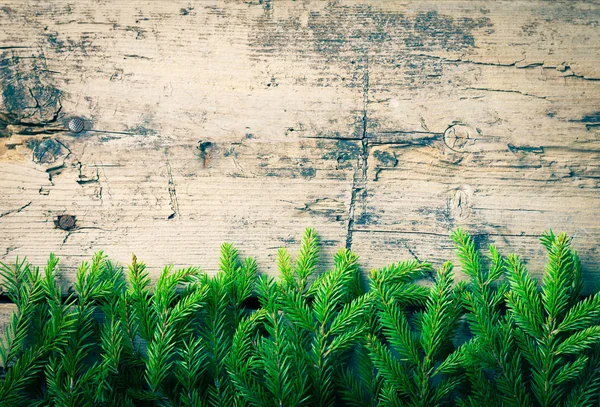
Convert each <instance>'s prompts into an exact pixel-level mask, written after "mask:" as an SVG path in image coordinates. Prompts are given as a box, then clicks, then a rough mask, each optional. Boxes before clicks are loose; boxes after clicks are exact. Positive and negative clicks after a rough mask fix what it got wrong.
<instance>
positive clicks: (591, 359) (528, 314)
mask: <svg viewBox="0 0 600 407" xmlns="http://www.w3.org/2000/svg"><path fill="white" fill-rule="evenodd" d="M452 240H453V241H454V243H455V245H456V253H457V257H458V260H459V263H460V266H461V272H462V273H463V275H464V276H466V277H467V279H466V280H467V281H465V282H458V283H457V282H455V281H454V273H453V266H452V264H451V263H449V262H446V263H444V264H443V265H442V266H441V267H440V268H439V269H438V270H437V272H435V279H434V282H433V283H431V279H430V278H429V277H430V276H431V275H432V274H433V273H434V269H433V267H432V266H431V265H430V264H428V263H423V262H419V261H415V260H408V261H400V262H396V263H393V264H390V265H388V266H385V267H382V268H380V269H377V270H372V271H371V273H370V274H369V276H368V284H367V285H365V284H363V279H362V278H363V274H362V273H361V271H360V268H359V258H358V256H357V255H356V254H354V253H352V252H351V251H349V250H346V249H340V250H339V251H338V252H337V253H336V254H335V256H334V258H333V267H332V268H331V269H330V270H326V271H324V272H321V271H320V270H319V269H320V267H319V264H320V261H319V239H318V236H317V234H316V232H315V231H314V230H313V229H307V230H306V231H305V232H304V235H303V238H302V241H301V244H300V249H299V251H298V254H297V256H296V259H295V260H293V259H292V255H291V254H290V252H289V251H288V250H287V249H283V248H282V249H279V250H278V252H277V267H278V270H279V277H278V278H274V277H271V276H267V275H260V274H259V272H258V266H257V263H256V261H254V259H252V258H246V259H241V258H240V255H239V252H238V251H237V249H236V248H235V247H234V246H233V245H232V244H228V243H226V244H223V245H222V246H221V256H220V261H219V271H218V272H217V273H216V274H215V275H213V276H208V275H206V274H204V273H202V272H201V271H200V270H199V269H197V268H194V267H190V268H182V269H174V268H173V267H172V266H167V267H165V268H164V269H163V271H162V272H161V273H160V275H159V276H157V277H158V278H157V279H156V280H155V281H153V280H152V279H151V276H150V273H149V272H148V270H147V269H146V266H145V264H144V263H143V262H140V261H138V260H137V258H136V257H135V256H133V257H132V262H131V264H130V265H129V266H128V267H127V270H126V271H125V270H124V269H123V268H122V267H120V266H118V265H116V264H114V263H111V262H110V261H109V260H108V258H107V257H106V256H105V255H104V254H103V253H102V252H99V253H97V254H96V255H94V257H93V258H92V260H91V262H89V263H88V262H83V263H82V264H81V266H80V267H79V268H78V269H77V272H76V275H75V280H74V281H73V290H72V291H69V292H65V290H64V289H63V287H62V286H61V284H59V281H60V280H59V275H60V271H59V268H58V259H57V258H56V257H55V256H54V255H50V258H49V260H48V262H47V264H46V266H45V268H44V270H43V271H40V269H39V268H37V267H34V266H32V265H30V264H29V263H28V262H27V261H26V260H25V259H17V260H16V261H15V262H14V263H13V264H4V263H0V285H1V288H2V290H3V292H4V293H5V294H6V296H7V297H8V298H9V299H10V301H12V302H13V303H14V305H15V308H14V312H13V313H12V315H11V316H10V318H9V320H8V321H7V325H6V329H5V333H4V336H3V337H2V338H0V364H1V365H2V366H1V371H0V373H1V376H0V377H1V381H0V406H9V407H12V406H15V407H16V406H50V405H52V406H60V407H62V406H77V407H79V406H174V407H175V406H177V407H179V406H190V407H191V406H210V407H217V406H223V407H224V406H227V407H229V406H240V407H241V406H265V407H266V406H337V405H349V406H373V407H375V406H440V405H459V406H473V407H475V406H477V407H481V406H482V405H486V406H491V407H492V406H498V407H501V406H515V407H517V406H518V407H524V406H544V407H549V406H561V407H575V406H579V407H591V406H597V405H598V403H600V400H599V399H600V293H595V294H593V295H590V296H587V297H585V298H582V297H581V292H582V287H583V271H582V266H581V261H580V259H579V257H578V255H577V253H576V252H575V250H573V248H572V247H571V240H570V239H569V238H568V237H567V236H566V235H564V234H558V235H556V234H554V233H553V232H552V231H549V232H546V233H544V234H543V235H542V237H541V244H542V246H543V247H544V248H545V249H546V251H547V252H548V261H547V264H546V267H545V269H544V272H543V276H542V278H541V281H540V282H538V281H537V280H536V279H535V278H533V276H532V275H531V274H530V272H529V271H528V270H527V267H526V264H525V262H524V261H523V260H521V259H520V258H519V257H518V256H517V255H514V254H509V255H508V256H506V257H503V256H501V255H500V254H499V252H498V250H497V249H496V248H495V247H494V246H489V248H488V249H489V253H488V254H487V255H486V256H483V255H482V254H481V253H480V251H479V250H478V248H477V247H476V245H475V242H474V240H473V239H472V238H471V236H470V235H469V234H468V233H467V232H465V231H462V230H460V229H459V230H456V231H455V232H454V233H453V234H452ZM252 297H255V298H256V299H257V300H258V307H257V309H250V308H249V304H251V303H252V302H253V300H251V298H252ZM461 326H464V327H466V328H468V330H467V331H466V332H465V331H464V329H462V328H461Z"/></svg>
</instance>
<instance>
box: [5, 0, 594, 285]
mask: <svg viewBox="0 0 600 407" xmlns="http://www.w3.org/2000/svg"><path fill="white" fill-rule="evenodd" d="M0 6H1V7H0V27H1V29H0V90H1V95H0V261H3V262H10V261H14V258H15V257H16V256H27V257H28V259H29V260H30V261H31V262H33V263H34V264H43V263H44V262H45V261H46V259H47V256H48V254H49V253H50V252H54V253H55V254H57V255H58V256H59V257H60V258H61V265H62V271H63V281H64V284H65V285H67V286H69V285H70V282H72V279H73V275H74V271H75V268H76V266H77V264H78V263H80V262H81V261H82V260H84V259H89V258H90V257H91V255H92V253H93V252H94V251H96V250H99V249H102V250H104V251H105V252H106V253H107V254H108V255H109V256H110V257H111V258H113V259H115V260H118V261H120V262H121V263H123V264H125V263H127V262H128V261H129V260H130V258H131V253H132V252H135V253H136V255H137V256H138V258H140V259H143V260H144V261H146V262H147V263H148V266H149V268H150V270H151V271H152V273H153V275H154V276H156V275H157V273H158V272H159V270H160V269H161V268H162V266H164V265H165V264H167V263H174V264H175V265H176V266H183V265H199V266H201V267H202V268H203V269H204V270H206V271H207V272H209V273H213V272H215V271H216V268H217V262H218V254H219V250H218V249H219V246H220V244H221V243H222V242H224V241H230V242H233V243H235V244H236V245H237V246H238V247H239V248H240V251H241V253H242V254H243V255H244V256H245V255H253V256H256V258H257V260H258V262H259V265H260V268H261V270H262V271H264V272H268V273H275V271H276V270H275V264H274V259H275V254H276V251H277V248H278V247H280V246H288V247H290V248H291V249H292V250H296V249H297V248H298V243H299V239H300V237H301V234H302V231H303V229H304V228H305V227H307V226H314V227H315V228H316V229H317V231H318V232H319V234H320V236H321V238H322V241H323V249H324V254H325V258H324V260H323V266H328V265H330V264H331V255H332V254H333V253H334V252H335V250H337V248H339V247H348V248H351V249H352V250H355V251H356V252H357V253H358V254H359V255H360V256H361V259H362V265H363V267H364V269H365V270H366V271H368V270H369V269H370V268H372V267H379V266H382V265H384V264H387V263H390V262H392V261H396V260H400V259H406V258H418V259H420V260H429V261H431V262H433V263H434V264H435V265H440V264H441V262H442V261H443V260H445V259H454V258H455V257H454V253H453V248H452V246H451V244H450V239H449V237H448V236H449V234H450V232H451V231H452V230H453V229H454V228H456V227H458V226H461V227H464V228H466V229H468V230H469V231H470V232H471V233H473V234H474V235H475V236H476V238H477V242H478V243H479V244H480V245H486V244H488V243H495V244H497V245H498V246H499V247H500V248H501V251H502V252H503V253H508V252H510V251H515V252H518V253H519V254H521V255H522V256H523V257H525V258H527V259H528V262H529V265H530V267H531V269H532V270H533V271H535V273H536V274H537V275H539V274H540V273H541V271H542V270H543V262H544V257H543V256H544V252H543V250H542V249H541V247H540V245H539V243H538V239H537V237H538V235H539V234H540V233H541V232H542V231H543V230H545V229H548V228H553V229H554V230H555V231H565V232H567V233H569V234H571V235H573V236H574V245H575V246H576V247H577V248H578V249H579V251H580V253H581V256H582V260H583V266H584V268H585V278H586V287H588V289H589V288H591V287H593V285H594V284H595V282H597V281H598V274H597V273H598V271H599V270H600V267H599V266H600V253H599V251H598V248H599V247H600V217H599V215H600V193H599V191H600V190H599V181H600V137H599V136H600V36H599V30H600V28H599V27H598V26H599V24H600V4H599V3H598V2H596V1H530V0H527V1H494V2H491V1H441V0H438V1H408V0H404V1H392V0H386V1H379V2H377V1H318V0H311V1H309V0H304V1H302V0H298V1H281V0H271V1H268V0H254V1H241V0H236V1H172V0H168V1H167V0H164V1H149V0H147V1H123V0H119V1H117V0H77V1H66V0H52V1H48V0H42V1H25V0H4V1H3V2H2V4H1V5H0ZM73 116H77V117H82V118H84V119H85V131H83V132H81V133H72V132H69V131H68V129H67V128H66V127H65V121H66V120H67V119H68V118H70V117H73ZM73 221H74V223H73Z"/></svg>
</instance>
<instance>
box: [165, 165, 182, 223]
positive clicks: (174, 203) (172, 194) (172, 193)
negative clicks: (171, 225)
mask: <svg viewBox="0 0 600 407" xmlns="http://www.w3.org/2000/svg"><path fill="white" fill-rule="evenodd" d="M167 171H168V173H169V198H170V201H169V205H170V206H171V210H172V211H173V213H171V214H170V215H169V216H168V217H167V219H174V218H175V217H179V201H178V200H177V190H176V188H175V181H173V173H172V171H171V163H170V162H169V160H167Z"/></svg>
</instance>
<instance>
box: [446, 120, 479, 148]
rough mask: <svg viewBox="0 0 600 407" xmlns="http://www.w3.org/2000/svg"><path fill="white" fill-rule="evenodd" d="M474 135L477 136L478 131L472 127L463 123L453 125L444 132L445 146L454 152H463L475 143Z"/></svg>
mask: <svg viewBox="0 0 600 407" xmlns="http://www.w3.org/2000/svg"><path fill="white" fill-rule="evenodd" d="M474 133H475V134H476V133H477V131H476V130H475V129H473V128H472V127H471V126H468V125H466V124H462V123H457V124H452V125H450V126H449V127H448V128H447V129H446V131H445V132H444V144H446V146H447V147H448V148H449V149H450V150H452V151H456V152H463V151H464V150H465V149H466V148H467V147H468V146H471V145H472V144H473V143H474V142H475V140H474V138H475V137H474Z"/></svg>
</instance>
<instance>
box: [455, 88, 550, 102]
mask: <svg viewBox="0 0 600 407" xmlns="http://www.w3.org/2000/svg"><path fill="white" fill-rule="evenodd" d="M465 89H466V90H481V91H484V92H502V93H517V94H519V95H523V96H528V97H532V98H536V99H542V100H547V101H549V102H552V101H551V100H550V99H548V98H547V97H546V96H538V95H532V94H531V93H525V92H521V91H518V90H512V89H490V88H472V87H468V88H465Z"/></svg>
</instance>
